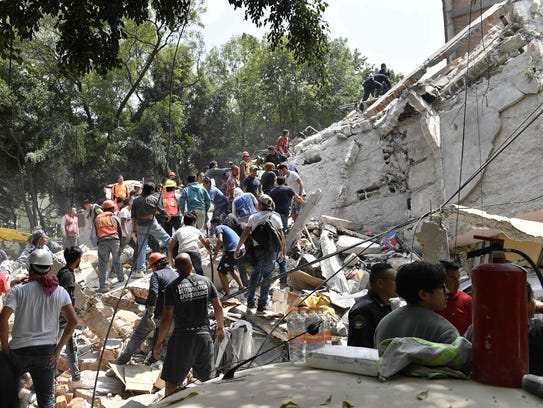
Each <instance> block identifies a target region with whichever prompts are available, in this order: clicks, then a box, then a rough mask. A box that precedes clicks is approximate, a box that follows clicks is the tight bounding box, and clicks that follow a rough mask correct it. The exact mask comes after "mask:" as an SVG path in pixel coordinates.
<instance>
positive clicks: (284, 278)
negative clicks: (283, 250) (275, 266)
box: [279, 214, 288, 284]
mask: <svg viewBox="0 0 543 408" xmlns="http://www.w3.org/2000/svg"><path fill="white" fill-rule="evenodd" d="M279 215H280V216H281V222H282V223H283V234H285V235H286V233H287V227H288V214H286V215H285V214H279ZM286 271H287V254H283V261H282V262H279V273H280V274H283V273H285V272H286ZM279 282H280V283H284V284H286V283H287V276H286V275H285V276H281V277H280V278H279Z"/></svg>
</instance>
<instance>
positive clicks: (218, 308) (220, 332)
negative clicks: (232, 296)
mask: <svg viewBox="0 0 543 408" xmlns="http://www.w3.org/2000/svg"><path fill="white" fill-rule="evenodd" d="M211 305H212V306H213V311H214V312H215V320H216V321H217V331H216V333H215V337H216V338H217V340H218V341H219V342H221V341H222V340H223V339H224V336H225V334H224V312H223V310H222V305H221V301H220V300H219V298H218V297H214V298H213V299H211Z"/></svg>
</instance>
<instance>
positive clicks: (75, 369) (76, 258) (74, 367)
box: [57, 246, 83, 383]
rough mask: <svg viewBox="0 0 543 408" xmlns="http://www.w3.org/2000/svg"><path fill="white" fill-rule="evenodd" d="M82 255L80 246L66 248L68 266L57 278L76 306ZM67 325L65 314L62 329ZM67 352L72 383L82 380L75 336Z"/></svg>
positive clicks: (65, 254)
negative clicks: (78, 271) (76, 288)
mask: <svg viewBox="0 0 543 408" xmlns="http://www.w3.org/2000/svg"><path fill="white" fill-rule="evenodd" d="M81 255H83V251H81V248H79V247H78V246H71V247H68V248H66V249H65V250H64V259H65V260H66V266H65V267H64V268H62V269H61V270H59V271H58V273H57V279H58V283H59V285H60V286H61V287H63V288H64V289H65V290H66V292H68V295H70V299H71V300H72V305H73V306H74V308H75V293H74V292H75V285H76V283H75V269H77V268H79V263H80V262H81ZM65 326H66V319H65V318H64V316H61V317H60V328H59V329H60V330H59V331H63V329H64V327H65ZM66 354H67V355H68V364H69V365H70V371H71V372H72V383H74V382H77V381H79V380H81V374H80V372H79V364H78V360H77V343H76V342H75V339H74V338H73V336H71V337H70V340H68V343H67V344H66Z"/></svg>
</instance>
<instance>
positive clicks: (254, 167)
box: [249, 166, 258, 171]
mask: <svg viewBox="0 0 543 408" xmlns="http://www.w3.org/2000/svg"><path fill="white" fill-rule="evenodd" d="M249 170H250V171H253V170H258V167H256V166H251V167H249Z"/></svg>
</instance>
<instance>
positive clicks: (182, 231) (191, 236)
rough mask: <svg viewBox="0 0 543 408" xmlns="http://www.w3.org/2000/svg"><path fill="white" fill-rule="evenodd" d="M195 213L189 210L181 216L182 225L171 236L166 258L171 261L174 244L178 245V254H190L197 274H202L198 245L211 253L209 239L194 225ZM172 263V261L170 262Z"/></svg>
mask: <svg viewBox="0 0 543 408" xmlns="http://www.w3.org/2000/svg"><path fill="white" fill-rule="evenodd" d="M196 218H197V215H196V213H195V212H194V211H189V212H188V213H186V214H185V217H183V223H184V224H185V225H183V226H182V227H181V228H179V229H178V230H177V231H175V234H174V235H173V237H172V240H171V242H170V245H169V246H168V258H169V259H170V260H172V261H173V258H174V256H173V250H174V249H175V245H176V244H177V245H178V252H177V253H178V254H180V253H182V252H185V253H187V254H188V255H189V256H190V259H191V262H192V265H193V266H194V270H195V271H196V273H197V274H198V275H201V276H203V275H204V270H203V269H202V256H201V255H200V246H199V244H201V245H203V246H204V247H205V248H206V249H207V251H208V252H209V253H211V245H210V244H209V240H208V239H206V237H204V234H203V233H202V231H201V230H200V229H198V228H196V227H195V225H196ZM172 263H173V262H172Z"/></svg>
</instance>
